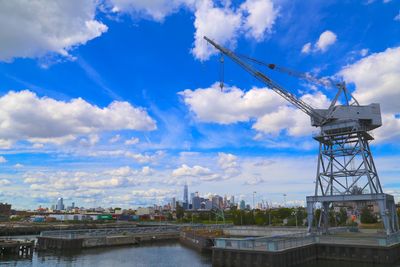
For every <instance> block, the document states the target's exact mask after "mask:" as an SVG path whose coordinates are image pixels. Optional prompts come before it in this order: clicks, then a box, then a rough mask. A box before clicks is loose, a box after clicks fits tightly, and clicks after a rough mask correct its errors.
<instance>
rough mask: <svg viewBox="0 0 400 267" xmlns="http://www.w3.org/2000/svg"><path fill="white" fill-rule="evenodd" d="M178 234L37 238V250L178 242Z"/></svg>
mask: <svg viewBox="0 0 400 267" xmlns="http://www.w3.org/2000/svg"><path fill="white" fill-rule="evenodd" d="M178 239H179V232H169V233H153V234H132V235H116V236H99V237H88V238H73V239H68V238H58V237H38V245H37V248H38V250H76V249H82V248H92V247H108V246H121V245H133V244H140V243H143V242H155V241H158V240H178Z"/></svg>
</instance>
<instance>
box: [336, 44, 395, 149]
mask: <svg viewBox="0 0 400 267" xmlns="http://www.w3.org/2000/svg"><path fill="white" fill-rule="evenodd" d="M339 74H340V75H342V76H343V78H344V79H345V80H346V81H347V82H349V83H354V85H355V86H356V89H355V91H354V93H353V96H354V97H355V98H356V99H357V100H358V101H359V102H360V104H362V105H363V104H364V105H368V104H370V103H380V104H381V110H382V112H383V113H382V120H383V126H382V127H381V128H379V129H377V130H375V137H376V139H377V141H378V142H383V141H390V140H395V139H396V138H397V139H398V138H399V137H400V119H399V118H398V117H396V115H397V114H399V113H400V102H399V101H398V99H400V87H399V84H400V47H394V48H388V49H386V50H385V51H383V52H379V53H373V54H370V55H369V56H367V57H365V58H362V59H360V60H359V61H357V62H355V63H353V64H351V65H348V66H345V67H344V68H343V69H342V70H341V71H340V73H339Z"/></svg>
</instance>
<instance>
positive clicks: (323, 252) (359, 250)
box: [212, 244, 400, 267]
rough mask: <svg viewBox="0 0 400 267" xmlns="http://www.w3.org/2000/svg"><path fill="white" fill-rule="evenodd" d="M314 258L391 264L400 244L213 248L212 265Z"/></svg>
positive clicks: (247, 266) (278, 265) (288, 266)
mask: <svg viewBox="0 0 400 267" xmlns="http://www.w3.org/2000/svg"><path fill="white" fill-rule="evenodd" d="M316 260H342V261H351V262H358V263H369V264H383V265H385V264H393V263H395V262H397V261H398V260H400V244H397V245H393V246H389V247H379V246H363V245H343V244H312V245H308V246H302V247H297V248H292V249H287V250H284V251H276V252H270V251H254V250H239V249H226V248H215V247H214V248H213V255H212V262H213V266H215V267H222V266H232V267H239V266H244V267H259V266H260V267H261V266H265V267H292V266H296V265H298V264H302V263H307V262H312V261H316Z"/></svg>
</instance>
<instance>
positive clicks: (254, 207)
mask: <svg viewBox="0 0 400 267" xmlns="http://www.w3.org/2000/svg"><path fill="white" fill-rule="evenodd" d="M255 194H257V192H256V191H254V192H253V211H254V210H255V209H256V206H255V204H254V196H255Z"/></svg>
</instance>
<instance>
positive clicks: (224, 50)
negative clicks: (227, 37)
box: [204, 36, 326, 122]
mask: <svg viewBox="0 0 400 267" xmlns="http://www.w3.org/2000/svg"><path fill="white" fill-rule="evenodd" d="M204 39H205V40H206V41H207V42H208V43H210V44H211V45H212V46H214V47H215V48H216V49H217V50H219V51H220V52H221V53H223V54H225V55H226V56H228V57H229V58H231V59H232V60H233V61H234V62H236V63H237V64H238V65H239V66H240V67H242V68H243V69H244V70H245V71H247V72H248V73H250V74H251V75H253V76H254V77H255V78H256V79H258V80H260V81H261V82H263V83H265V84H266V85H267V86H268V87H270V88H271V89H272V90H273V91H275V92H276V93H277V94H279V95H280V96H282V97H283V98H285V99H286V100H287V101H288V102H290V103H291V104H293V105H294V106H296V107H297V108H298V109H300V110H301V111H303V112H304V113H306V114H307V115H309V116H310V117H312V118H313V119H315V120H317V121H320V122H322V121H324V120H326V118H325V117H323V116H322V115H321V114H319V113H317V112H316V111H315V110H314V109H313V108H312V107H311V106H310V105H308V104H307V103H305V102H304V101H302V100H300V99H298V98H297V97H296V96H295V95H294V94H292V93H290V92H288V91H287V90H285V89H284V88H283V87H281V86H280V85H278V84H277V83H276V82H274V81H273V80H271V79H270V78H269V77H268V76H266V75H265V74H264V73H262V72H261V71H259V70H258V69H256V68H255V67H253V66H252V65H250V64H248V63H246V62H244V61H243V60H241V59H240V58H239V57H238V56H237V55H236V54H235V53H234V52H233V51H231V50H229V49H228V48H225V47H223V46H220V45H219V44H217V43H215V42H214V41H212V40H211V39H209V38H207V37H206V36H204Z"/></svg>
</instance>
